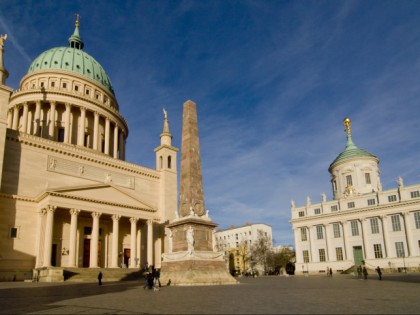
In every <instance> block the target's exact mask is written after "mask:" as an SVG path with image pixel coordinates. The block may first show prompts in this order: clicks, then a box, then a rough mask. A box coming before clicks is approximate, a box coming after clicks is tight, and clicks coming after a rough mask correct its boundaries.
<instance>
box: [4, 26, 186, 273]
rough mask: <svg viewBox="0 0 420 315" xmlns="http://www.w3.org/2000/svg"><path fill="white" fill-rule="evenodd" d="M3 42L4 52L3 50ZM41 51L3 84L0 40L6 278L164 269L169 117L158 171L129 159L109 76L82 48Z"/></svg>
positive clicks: (172, 153)
mask: <svg viewBox="0 0 420 315" xmlns="http://www.w3.org/2000/svg"><path fill="white" fill-rule="evenodd" d="M5 48H6V52H5ZM84 48H85V43H84V42H83V40H82V38H81V36H80V33H79V19H77V20H76V25H75V30H74V32H73V34H72V35H71V36H70V38H69V39H68V46H63V47H56V48H51V49H49V50H47V51H45V52H43V53H41V54H40V55H39V56H38V57H37V58H36V59H35V60H34V61H33V62H32V64H31V65H30V67H29V69H28V72H27V74H26V75H25V76H24V77H23V78H22V79H21V81H20V85H19V89H18V90H16V91H13V90H12V89H11V88H10V87H8V86H7V85H6V79H7V77H8V72H7V70H6V69H5V65H4V62H3V54H4V55H5V56H7V35H1V38H0V79H1V80H0V179H1V181H0V185H1V186H0V281H9V280H12V279H15V280H22V279H27V278H29V277H30V275H32V273H33V270H36V271H37V273H38V272H39V276H40V278H39V280H40V281H62V280H63V269H65V268H121V267H122V268H131V269H133V270H134V269H137V270H138V269H139V268H140V267H141V266H143V265H144V264H146V263H148V264H149V265H153V264H154V265H156V267H160V261H161V255H162V253H163V252H164V248H165V229H164V223H165V222H167V221H168V220H172V219H174V216H175V210H176V209H177V169H176V165H177V152H178V149H177V148H175V147H173V146H172V144H171V140H172V135H171V133H170V131H169V123H168V118H167V114H166V112H165V115H164V116H163V119H162V126H163V131H162V133H161V134H160V139H159V138H158V136H157V137H156V145H157V148H156V149H155V150H154V151H155V155H156V169H150V168H147V167H143V166H140V165H135V164H132V163H128V162H126V161H125V150H126V147H125V145H126V139H127V137H128V134H129V132H128V125H127V122H126V120H125V119H124V117H123V116H122V115H121V114H120V112H119V104H118V101H117V99H116V97H115V93H114V89H113V87H112V84H111V80H110V79H109V77H108V75H107V74H106V72H105V70H104V69H103V67H102V66H101V65H100V64H99V63H98V61H96V60H95V58H93V57H92V56H90V55H89V54H88V53H86V52H85V51H84Z"/></svg>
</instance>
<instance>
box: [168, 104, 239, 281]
mask: <svg viewBox="0 0 420 315" xmlns="http://www.w3.org/2000/svg"><path fill="white" fill-rule="evenodd" d="M204 209H205V208H204V193H203V183H202V174H201V158H200V146H199V141H198V122H197V109H196V104H195V103H194V102H192V101H187V102H185V103H184V108H183V122H182V147H181V191H180V215H178V211H176V213H177V215H176V218H175V219H174V220H173V221H172V222H170V223H169V224H167V225H166V228H167V229H168V230H169V233H168V234H169V244H170V246H169V251H165V253H164V254H163V255H162V258H163V260H162V268H161V275H160V280H161V282H162V283H163V284H168V283H170V284H171V285H215V284H237V283H238V282H237V281H236V280H235V278H233V277H232V276H231V275H230V273H229V272H228V271H227V270H226V264H225V260H224V257H223V255H224V254H223V253H220V252H217V251H215V250H214V245H213V242H214V229H215V227H216V226H217V225H218V224H216V223H213V222H212V221H211V219H210V217H209V215H208V211H205V210H204Z"/></svg>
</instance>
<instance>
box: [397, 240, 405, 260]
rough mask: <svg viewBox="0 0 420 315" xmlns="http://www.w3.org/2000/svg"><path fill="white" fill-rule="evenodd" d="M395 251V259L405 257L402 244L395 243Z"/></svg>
mask: <svg viewBox="0 0 420 315" xmlns="http://www.w3.org/2000/svg"><path fill="white" fill-rule="evenodd" d="M395 251H396V252H397V257H405V252H404V243H403V242H395Z"/></svg>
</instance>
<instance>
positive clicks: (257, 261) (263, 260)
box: [251, 230, 272, 274]
mask: <svg viewBox="0 0 420 315" xmlns="http://www.w3.org/2000/svg"><path fill="white" fill-rule="evenodd" d="M257 233H258V236H257V240H256V242H255V243H254V244H253V245H252V247H251V265H254V266H255V265H261V266H263V269H264V274H265V273H266V272H267V267H268V266H267V262H268V259H269V256H270V254H271V252H272V244H271V239H270V238H269V237H268V236H267V235H266V234H265V233H264V231H262V230H258V231H257Z"/></svg>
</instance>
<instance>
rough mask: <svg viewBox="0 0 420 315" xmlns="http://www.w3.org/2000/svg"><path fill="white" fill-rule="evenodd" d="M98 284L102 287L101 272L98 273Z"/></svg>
mask: <svg viewBox="0 0 420 315" xmlns="http://www.w3.org/2000/svg"><path fill="white" fill-rule="evenodd" d="M98 284H99V285H102V272H100V271H99V273H98Z"/></svg>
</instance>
